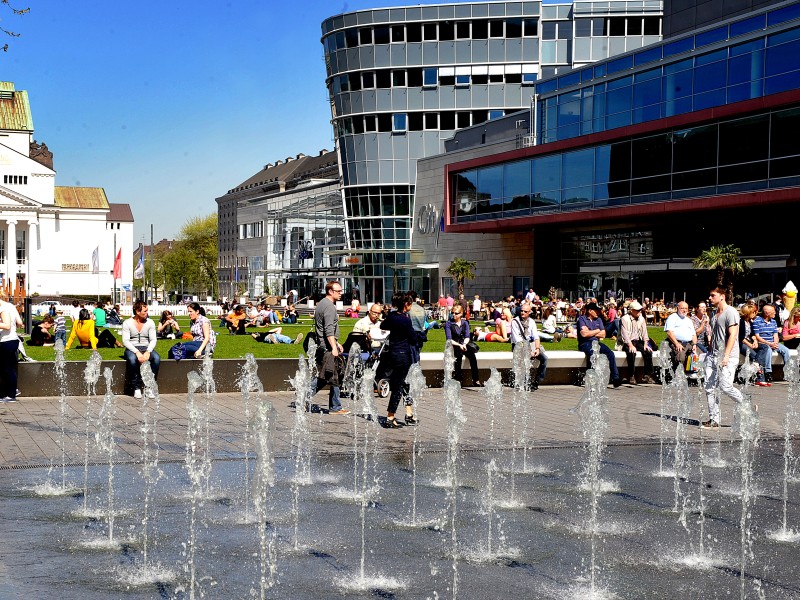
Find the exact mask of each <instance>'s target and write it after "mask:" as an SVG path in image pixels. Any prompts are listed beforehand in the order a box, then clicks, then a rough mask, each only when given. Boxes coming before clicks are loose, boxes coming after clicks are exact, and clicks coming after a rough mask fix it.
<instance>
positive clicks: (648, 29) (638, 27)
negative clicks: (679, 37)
mask: <svg viewBox="0 0 800 600" xmlns="http://www.w3.org/2000/svg"><path fill="white" fill-rule="evenodd" d="M548 33H549V32H548V31H547V28H546V23H543V24H542V39H543V40H555V39H565V40H568V39H572V32H569V35H566V32H561V31H560V30H559V31H558V32H557V36H556V37H548ZM634 35H661V17H599V18H592V19H575V37H576V38H579V37H601V36H611V37H615V36H634Z"/></svg>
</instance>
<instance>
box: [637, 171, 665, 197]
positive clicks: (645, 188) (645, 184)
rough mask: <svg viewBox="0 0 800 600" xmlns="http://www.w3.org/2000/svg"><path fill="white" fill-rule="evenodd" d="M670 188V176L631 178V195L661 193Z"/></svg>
mask: <svg viewBox="0 0 800 600" xmlns="http://www.w3.org/2000/svg"><path fill="white" fill-rule="evenodd" d="M669 189H670V176H669V175H659V176H657V177H645V178H644V179H633V180H631V196H643V195H647V194H659V193H662V192H668V191H669Z"/></svg>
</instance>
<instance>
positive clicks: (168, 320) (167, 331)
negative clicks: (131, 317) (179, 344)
mask: <svg viewBox="0 0 800 600" xmlns="http://www.w3.org/2000/svg"><path fill="white" fill-rule="evenodd" d="M156 333H157V334H158V339H160V340H174V339H175V338H179V337H181V328H180V326H179V325H178V322H177V321H176V320H175V317H174V316H172V313H171V312H170V311H168V310H165V311H163V312H162V313H161V321H160V322H159V323H158V328H157V331H156Z"/></svg>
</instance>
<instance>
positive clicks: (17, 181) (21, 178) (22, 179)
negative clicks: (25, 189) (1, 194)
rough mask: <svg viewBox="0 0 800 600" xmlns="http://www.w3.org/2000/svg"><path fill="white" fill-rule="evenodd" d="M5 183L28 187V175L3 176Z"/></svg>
mask: <svg viewBox="0 0 800 600" xmlns="http://www.w3.org/2000/svg"><path fill="white" fill-rule="evenodd" d="M3 183H5V184H11V185H28V176H27V175H3Z"/></svg>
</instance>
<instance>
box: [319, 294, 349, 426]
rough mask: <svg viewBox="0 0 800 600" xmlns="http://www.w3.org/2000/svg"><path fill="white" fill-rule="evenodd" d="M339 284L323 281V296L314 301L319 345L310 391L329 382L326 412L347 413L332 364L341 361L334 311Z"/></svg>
mask: <svg viewBox="0 0 800 600" xmlns="http://www.w3.org/2000/svg"><path fill="white" fill-rule="evenodd" d="M342 291H343V290H342V285H341V284H340V283H339V282H338V281H329V282H328V283H326V284H325V297H324V298H323V299H322V300H320V301H319V303H317V307H316V310H314V331H315V332H316V334H317V339H318V340H320V341H319V344H320V346H319V348H318V350H317V357H316V358H317V369H318V374H319V375H318V377H317V381H316V385H315V387H314V392H315V393H316V391H317V390H318V389H319V388H321V387H322V386H324V385H326V384H329V385H330V392H329V393H328V414H330V415H347V414H350V411H349V410H344V409H343V408H342V402H341V400H340V399H339V393H340V390H339V377H338V373H337V367H336V363H337V362H338V361H339V360H341V359H338V357H339V356H340V355H341V354H342V345H341V344H340V343H339V313H337V312H336V301H337V300H339V299H340V298H341V297H342Z"/></svg>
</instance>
